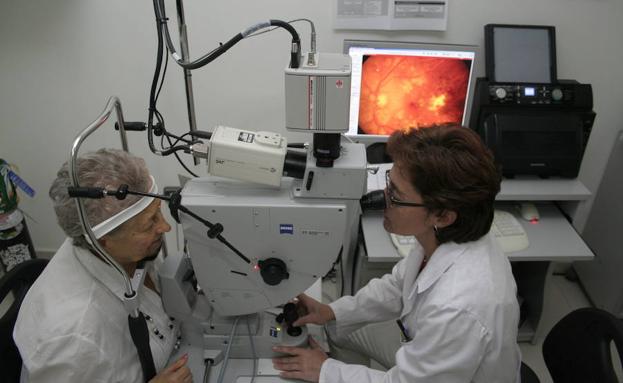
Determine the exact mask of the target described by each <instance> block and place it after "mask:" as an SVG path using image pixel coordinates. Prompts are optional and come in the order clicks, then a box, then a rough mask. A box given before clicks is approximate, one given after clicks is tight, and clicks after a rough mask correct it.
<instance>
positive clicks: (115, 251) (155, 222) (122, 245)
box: [102, 199, 171, 266]
mask: <svg viewBox="0 0 623 383" xmlns="http://www.w3.org/2000/svg"><path fill="white" fill-rule="evenodd" d="M160 203H161V201H160V200H158V199H155V200H154V201H153V202H152V203H151V204H150V205H149V206H148V207H147V208H146V209H145V210H143V211H142V212H140V213H139V214H137V215H136V216H134V217H133V218H131V219H130V220H128V221H127V222H125V223H124V224H123V225H121V227H119V230H116V231H114V232H113V233H110V234H108V235H105V236H104V237H103V238H102V239H104V241H103V242H104V248H105V249H106V251H107V252H108V254H110V256H111V257H113V258H114V259H115V260H116V261H117V262H119V263H120V264H121V265H122V266H127V265H132V264H135V263H136V262H138V261H141V260H143V259H153V258H155V257H156V256H157V255H158V253H159V252H160V248H161V246H162V241H163V240H164V236H163V234H164V233H166V232H168V231H170V230H171V226H170V225H169V224H168V223H167V221H166V220H165V219H164V217H163V216H162V211H161V210H160Z"/></svg>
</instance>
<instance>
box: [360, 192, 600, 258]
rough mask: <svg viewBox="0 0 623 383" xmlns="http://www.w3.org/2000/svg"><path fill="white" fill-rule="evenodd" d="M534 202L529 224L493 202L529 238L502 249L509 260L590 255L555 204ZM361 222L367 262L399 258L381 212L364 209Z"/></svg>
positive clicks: (512, 209) (506, 206)
mask: <svg viewBox="0 0 623 383" xmlns="http://www.w3.org/2000/svg"><path fill="white" fill-rule="evenodd" d="M536 206H537V208H538V210H539V215H540V217H541V218H540V220H539V222H538V223H536V224H532V223H530V222H528V221H525V220H523V219H521V218H519V217H518V216H517V212H516V209H515V207H514V205H513V204H512V203H510V202H499V203H496V209H502V210H506V211H509V212H511V213H513V214H514V215H515V217H518V218H517V219H518V221H519V222H520V223H521V224H522V226H523V228H524V230H525V231H526V234H527V235H528V240H529V241H530V245H529V246H528V247H527V248H526V249H524V250H522V251H516V252H511V253H506V255H507V256H508V259H509V260H510V261H513V262H517V261H520V262H526V261H555V262H572V261H584V260H591V259H593V258H594V254H593V252H592V251H591V250H590V249H589V248H588V246H587V245H586V244H585V243H584V241H583V240H582V238H581V237H580V236H579V234H578V233H577V232H576V231H575V229H574V228H573V226H571V224H570V223H569V222H568V221H567V220H566V219H565V217H564V216H563V215H562V213H561V212H560V211H559V210H558V209H557V208H556V206H554V205H553V204H552V203H546V202H541V203H537V204H536ZM361 225H362V229H363V237H364V240H365V244H366V249H367V255H368V262H398V261H399V260H401V259H402V258H401V256H400V255H399V254H398V252H397V251H396V249H395V247H394V246H393V245H392V243H391V240H390V239H389V234H388V233H387V232H386V231H385V229H384V228H383V213H382V212H370V213H368V212H366V213H365V214H364V215H363V218H362V220H361Z"/></svg>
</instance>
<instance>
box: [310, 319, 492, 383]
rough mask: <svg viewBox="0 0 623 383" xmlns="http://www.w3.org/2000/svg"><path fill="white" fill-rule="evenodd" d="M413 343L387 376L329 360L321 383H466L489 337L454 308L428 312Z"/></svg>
mask: <svg viewBox="0 0 623 383" xmlns="http://www.w3.org/2000/svg"><path fill="white" fill-rule="evenodd" d="M422 314H423V315H425V317H424V318H422V319H421V321H420V323H421V326H420V327H419V328H416V329H414V331H415V334H414V338H413V340H411V341H410V342H408V343H405V344H403V346H402V347H401V348H400V349H399V350H398V352H397V353H396V366H394V367H392V368H391V369H390V370H388V371H387V372H383V371H378V370H373V369H371V368H368V367H365V366H360V365H349V364H345V363H342V362H339V361H336V360H334V359H327V360H326V361H325V362H324V363H323V365H322V368H321V370H320V380H319V382H320V383H323V382H324V383H328V382H331V383H347V382H354V381H356V382H357V383H390V382H391V383H407V382H409V383H411V382H413V383H433V382H444V383H459V382H460V383H465V382H470V381H471V379H472V377H473V376H474V374H475V372H476V370H477V368H478V366H479V365H480V362H481V360H482V358H483V357H484V354H485V351H486V348H487V344H488V340H489V334H488V332H487V331H486V329H485V328H484V327H483V326H482V325H481V324H480V322H478V321H477V320H476V319H475V318H474V317H473V316H472V315H471V314H469V313H467V312H465V311H463V310H458V309H454V308H448V307H434V308H431V310H427V312H426V313H422Z"/></svg>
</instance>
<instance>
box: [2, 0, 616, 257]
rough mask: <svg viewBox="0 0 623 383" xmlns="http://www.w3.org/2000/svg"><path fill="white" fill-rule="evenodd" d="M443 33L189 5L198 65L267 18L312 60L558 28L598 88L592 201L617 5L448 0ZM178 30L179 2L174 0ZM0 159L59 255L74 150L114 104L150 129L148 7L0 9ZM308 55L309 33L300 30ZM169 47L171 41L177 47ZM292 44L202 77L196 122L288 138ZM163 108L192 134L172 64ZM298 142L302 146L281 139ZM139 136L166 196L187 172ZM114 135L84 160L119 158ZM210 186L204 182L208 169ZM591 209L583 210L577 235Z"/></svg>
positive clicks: (236, 1) (276, 40)
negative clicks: (366, 45)
mask: <svg viewBox="0 0 623 383" xmlns="http://www.w3.org/2000/svg"><path fill="white" fill-rule="evenodd" d="M449 2H450V14H449V19H448V29H447V31H445V32H374V33H372V32H370V33H363V32H352V31H351V32H344V31H334V30H333V29H332V27H331V20H332V13H331V10H332V0H315V1H309V0H266V1H248V0H247V1H245V0H229V1H218V2H216V1H209V2H208V1H199V0H187V1H186V3H185V7H186V14H187V23H188V25H189V32H190V46H191V56H192V57H193V58H195V57H198V55H199V54H203V53H205V52H207V51H208V50H211V49H213V48H214V47H215V46H216V44H217V43H218V42H224V41H226V40H228V39H229V38H230V37H231V36H233V35H234V34H236V33H237V32H239V31H241V30H242V29H244V28H246V27H247V26H249V25H251V24H253V23H255V22H257V21H260V20H262V19H268V18H276V19H282V20H290V19H294V18H301V17H306V18H310V19H312V20H313V21H314V22H315V23H316V27H317V33H318V48H319V50H321V51H333V52H339V51H341V49H342V40H343V39H345V38H360V39H370V38H374V39H383V40H397V41H431V42H444V43H467V44H479V45H482V44H483V25H484V24H487V23H494V22H495V23H517V24H546V25H555V26H556V33H557V52H558V74H559V77H560V78H571V79H577V80H579V81H580V82H584V83H591V84H593V91H594V99H595V111H596V112H597V120H596V122H595V126H594V129H593V134H592V136H591V139H590V142H589V145H588V148H587V151H586V156H585V160H584V163H583V165H582V169H581V172H580V178H581V180H582V181H583V182H584V183H585V184H586V185H587V187H588V188H589V189H590V190H591V191H593V192H594V191H596V189H597V187H598V185H599V180H600V177H601V174H602V173H603V169H604V167H605V162H606V160H607V156H608V153H609V151H610V148H611V146H612V142H613V139H614V136H615V132H616V131H617V130H619V129H621V128H622V125H623V122H622V121H623V108H622V106H623V102H622V101H623V74H622V71H621V70H620V69H619V68H620V66H621V63H622V62H623V46H622V44H621V43H620V41H621V38H622V37H623V23H621V21H622V20H623V17H622V16H623V2H621V1H620V0H548V1H543V0H470V1H468V0H450V1H449ZM167 4H168V7H169V16H171V17H172V19H173V20H172V21H173V28H172V31H173V32H175V31H176V24H175V13H174V1H173V0H167ZM0 15H2V21H1V22H0V47H1V48H2V53H1V54H0V158H4V159H6V160H8V161H9V162H12V163H14V164H17V165H18V166H19V168H20V174H21V175H22V176H23V178H25V179H26V180H27V181H28V182H30V184H31V185H32V186H33V187H34V188H35V189H36V190H37V191H38V194H37V196H36V197H35V198H34V199H29V198H28V197H25V198H23V200H22V201H21V205H20V206H21V207H22V208H23V209H24V210H25V211H26V212H27V213H28V214H29V215H30V216H31V217H32V219H33V220H31V221H30V222H29V225H30V228H31V234H32V236H33V238H34V241H35V246H36V247H37V248H38V249H40V250H54V249H55V248H57V247H58V246H59V244H60V243H61V242H62V240H63V235H62V232H61V231H60V229H58V228H57V226H56V224H55V218H54V212H53V210H52V206H51V203H50V201H49V198H48V197H47V189H48V188H49V185H50V183H51V181H52V179H53V178H54V176H55V173H56V171H57V169H58V168H59V166H60V164H61V163H62V162H63V161H65V160H66V159H67V157H68V153H69V149H70V144H71V141H72V140H73V138H74V137H75V135H76V134H77V132H78V131H80V130H81V129H83V128H84V127H86V126H87V125H88V124H89V123H90V122H91V121H92V120H93V119H94V118H95V117H96V116H97V115H98V114H99V113H100V112H101V110H102V109H103V107H104V105H105V103H106V100H107V98H108V97H109V96H111V95H116V96H119V97H120V99H121V101H122V103H123V107H124V112H125V116H126V119H127V120H145V118H146V114H147V102H148V95H149V86H150V84H151V77H152V74H153V69H154V63H155V61H154V58H155V47H156V37H155V21H154V16H153V9H152V3H151V2H150V1H147V0H132V1H128V0H105V1H104V0H54V1H50V0H4V1H2V2H0ZM296 27H297V29H298V30H299V33H300V34H301V35H302V36H303V39H304V47H305V48H307V47H308V45H307V44H308V36H309V34H308V26H307V25H304V24H302V23H301V24H297V25H296ZM176 38H177V37H176V36H174V40H175V41H177V40H176ZM289 41H290V36H289V34H287V33H286V32H285V31H283V30H277V31H274V32H271V33H269V34H264V35H262V36H260V37H256V38H253V39H249V40H244V41H242V42H241V43H239V44H238V45H237V46H235V47H234V48H233V49H232V50H230V52H228V53H226V54H225V55H223V56H222V57H221V58H220V59H218V60H217V61H215V62H214V63H213V64H210V65H208V66H207V67H205V68H203V69H201V70H198V71H195V72H194V75H193V80H194V83H195V96H196V106H197V121H198V125H199V128H200V129H204V130H209V129H211V128H212V127H213V126H214V125H215V124H217V123H222V124H227V125H230V126H235V127H240V128H245V129H266V130H274V131H280V132H283V128H282V126H283V121H284V117H283V116H284V106H283V105H284V101H283V74H282V69H283V68H284V67H285V65H286V64H287V62H288V49H289ZM159 109H160V110H161V111H162V113H163V114H164V116H165V118H166V121H167V124H168V128H169V129H170V130H172V131H175V132H184V131H186V130H187V120H186V107H185V97H184V88H183V81H182V75H181V71H180V69H179V68H178V67H176V66H174V65H170V66H169V72H168V75H167V83H166V84H165V87H164V90H163V93H162V95H161V97H160V102H159ZM286 135H287V136H289V137H290V138H293V139H294V138H298V139H300V138H301V137H300V136H299V137H295V136H294V135H292V134H286ZM146 141H147V140H146V137H145V135H144V134H137V133H134V134H133V135H131V138H130V149H131V150H132V151H133V152H134V153H136V154H138V155H141V156H143V157H145V158H146V159H147V162H148V165H149V166H150V168H151V170H152V172H153V173H154V175H155V176H156V178H157V179H158V182H159V184H160V185H173V184H175V183H176V175H177V173H179V172H182V171H181V170H180V169H181V168H180V167H179V166H178V165H177V164H176V162H175V161H174V159H173V158H166V159H163V158H160V157H156V156H155V155H152V154H151V153H150V152H149V150H148V148H147V142H146ZM118 145H119V144H118V139H117V136H116V135H115V134H114V133H113V132H112V131H110V129H109V130H107V131H106V132H104V133H100V134H99V136H98V138H97V139H92V140H91V145H89V146H87V147H86V148H85V149H88V148H91V149H93V148H96V147H101V146H115V147H118ZM200 173H202V174H204V173H205V172H203V170H202V169H201V172H200ZM589 205H590V204H589V203H587V204H585V206H581V207H580V209H578V211H577V212H576V214H575V216H576V224H577V225H578V226H579V227H582V225H583V222H584V220H585V217H586V214H587V212H588V209H589V207H590V206H589Z"/></svg>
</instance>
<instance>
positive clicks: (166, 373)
mask: <svg viewBox="0 0 623 383" xmlns="http://www.w3.org/2000/svg"><path fill="white" fill-rule="evenodd" d="M186 362H188V354H184V356H182V357H181V358H179V359H178V360H177V361H176V362H175V363H173V364H171V365H170V366H168V367H167V368H165V369H164V370H162V371H161V372H160V373H159V374H158V375H156V376H154V377H153V379H151V380H150V381H149V383H192V381H193V376H192V374H191V373H190V369H189V368H188V366H186Z"/></svg>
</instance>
